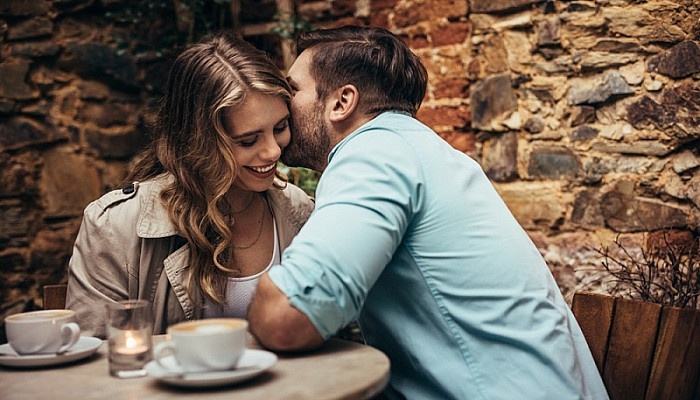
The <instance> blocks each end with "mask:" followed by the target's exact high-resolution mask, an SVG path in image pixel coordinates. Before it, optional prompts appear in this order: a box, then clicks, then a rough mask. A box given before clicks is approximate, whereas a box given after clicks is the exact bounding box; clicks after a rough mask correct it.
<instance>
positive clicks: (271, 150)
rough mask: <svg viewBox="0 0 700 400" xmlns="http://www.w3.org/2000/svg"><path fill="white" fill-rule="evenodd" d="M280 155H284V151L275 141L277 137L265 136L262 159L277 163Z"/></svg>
mask: <svg viewBox="0 0 700 400" xmlns="http://www.w3.org/2000/svg"><path fill="white" fill-rule="evenodd" d="M280 155H282V149H281V148H280V145H279V143H277V140H275V135H265V142H264V143H263V149H262V153H261V157H262V158H263V159H264V160H267V161H277V160H278V159H279V158H280Z"/></svg>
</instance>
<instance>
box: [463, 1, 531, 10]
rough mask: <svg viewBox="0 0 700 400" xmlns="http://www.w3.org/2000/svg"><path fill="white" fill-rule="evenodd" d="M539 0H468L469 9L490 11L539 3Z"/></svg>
mask: <svg viewBox="0 0 700 400" xmlns="http://www.w3.org/2000/svg"><path fill="white" fill-rule="evenodd" d="M540 1H541V0H469V11H470V12H473V13H492V12H501V11H507V10H512V9H516V8H521V7H525V6H528V5H530V4H535V3H539V2H540Z"/></svg>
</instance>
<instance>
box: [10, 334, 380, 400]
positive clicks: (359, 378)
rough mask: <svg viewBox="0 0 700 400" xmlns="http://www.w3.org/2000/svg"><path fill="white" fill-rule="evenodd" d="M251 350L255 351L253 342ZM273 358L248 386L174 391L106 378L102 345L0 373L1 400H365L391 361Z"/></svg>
mask: <svg viewBox="0 0 700 400" xmlns="http://www.w3.org/2000/svg"><path fill="white" fill-rule="evenodd" d="M249 347H250V348H259V346H258V345H257V344H256V343H255V342H254V341H253V340H250V341H249ZM277 356H278V357H279V358H278V360H277V363H276V364H275V365H274V366H273V367H272V368H270V369H269V370H267V371H265V372H264V373H262V374H261V375H259V376H257V377H255V378H253V379H251V380H249V381H245V382H239V383H235V384H232V385H229V386H223V387H219V388H197V389H195V388H178V387H174V386H168V385H165V384H163V383H161V382H159V381H157V380H156V379H154V378H152V377H149V376H146V377H143V378H132V379H118V378H114V377H112V376H110V375H109V371H108V369H109V367H108V363H107V343H106V342H103V343H102V345H101V346H100V348H99V350H98V351H97V353H95V354H94V355H93V356H91V357H89V358H87V359H84V360H80V361H76V362H73V363H70V364H64V365H56V366H52V367H43V368H10V367H0V399H3V400H36V399H51V400H63V399H66V400H67V399H70V400H76V399H85V400H89V399H97V400H106V399H110V400H115V399H128V400H139V399H149V400H150V399H156V400H157V399H173V398H178V399H179V398H196V399H227V400H230V399H234V398H235V399H236V400H241V399H260V400H263V399H264V400H270V399H314V400H316V399H367V398H371V397H373V396H374V395H376V394H378V393H379V392H380V391H381V390H382V389H383V388H384V386H386V383H387V381H388V379H389V359H388V358H387V357H386V356H385V355H384V353H382V352H380V351H379V350H376V349H374V348H372V347H369V346H364V345H361V344H359V343H354V342H349V341H344V340H338V339H331V340H329V341H328V342H326V344H324V346H323V347H321V348H320V349H318V350H315V351H312V352H308V353H300V354H277Z"/></svg>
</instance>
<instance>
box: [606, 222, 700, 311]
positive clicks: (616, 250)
mask: <svg viewBox="0 0 700 400" xmlns="http://www.w3.org/2000/svg"><path fill="white" fill-rule="evenodd" d="M691 236H692V237H691V238H690V239H686V240H670V239H669V237H668V235H667V233H666V232H664V233H663V238H662V239H661V240H660V243H647V244H646V246H641V247H632V246H630V245H624V244H623V243H622V242H621V241H620V236H619V235H618V236H617V237H616V238H615V241H614V242H613V245H612V246H607V247H602V248H600V249H598V250H596V251H597V252H598V253H599V254H600V255H602V256H603V261H602V265H603V268H605V270H606V271H607V272H608V273H609V274H610V275H611V276H612V277H613V278H614V285H615V286H614V287H613V290H611V292H615V293H626V294H627V295H628V296H629V297H631V298H636V299H639V300H643V301H650V302H653V303H658V304H664V305H669V306H674V307H689V308H698V307H699V306H700V303H698V300H699V299H700V237H698V236H694V235H691Z"/></svg>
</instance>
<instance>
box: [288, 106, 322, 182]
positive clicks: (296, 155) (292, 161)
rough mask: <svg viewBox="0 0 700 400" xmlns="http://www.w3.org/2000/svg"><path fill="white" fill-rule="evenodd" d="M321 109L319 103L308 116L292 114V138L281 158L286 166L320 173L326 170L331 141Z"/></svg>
mask: <svg viewBox="0 0 700 400" xmlns="http://www.w3.org/2000/svg"><path fill="white" fill-rule="evenodd" d="M321 108H322V104H321V103H320V102H319V103H318V104H317V105H316V106H315V107H314V109H313V110H312V111H311V112H310V113H308V114H306V115H303V116H302V115H300V113H299V112H296V113H294V112H292V115H293V117H292V118H291V121H290V122H291V132H292V138H291V141H290V142H289V145H288V146H287V147H286V148H285V149H284V152H283V153H282V157H281V158H280V159H281V160H282V162H283V163H284V164H285V165H287V166H290V167H303V168H311V169H313V170H316V171H319V172H323V170H324V169H326V166H327V165H328V154H329V153H330V151H331V143H330V142H331V141H330V136H329V134H330V132H329V129H328V126H327V125H326V121H325V120H324V119H323V117H322V116H323V113H322V112H321V111H320V110H321Z"/></svg>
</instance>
